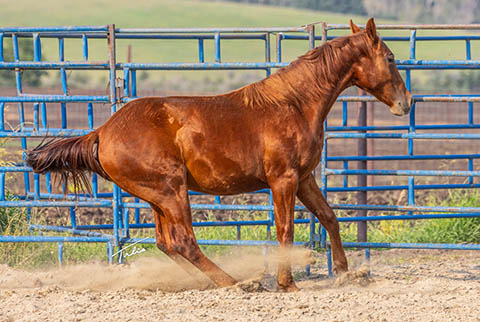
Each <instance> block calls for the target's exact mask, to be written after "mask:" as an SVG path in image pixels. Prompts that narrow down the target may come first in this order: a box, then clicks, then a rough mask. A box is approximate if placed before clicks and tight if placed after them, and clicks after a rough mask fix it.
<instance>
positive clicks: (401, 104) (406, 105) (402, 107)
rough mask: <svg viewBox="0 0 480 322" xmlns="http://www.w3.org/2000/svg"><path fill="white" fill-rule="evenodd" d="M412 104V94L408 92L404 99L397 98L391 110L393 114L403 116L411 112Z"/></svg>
mask: <svg viewBox="0 0 480 322" xmlns="http://www.w3.org/2000/svg"><path fill="white" fill-rule="evenodd" d="M411 106H412V94H410V93H408V92H407V95H405V96H404V97H403V98H402V99H399V100H396V101H395V102H394V103H393V105H392V106H390V111H391V112H392V114H393V115H396V116H403V115H406V114H408V113H409V112H410V108H411Z"/></svg>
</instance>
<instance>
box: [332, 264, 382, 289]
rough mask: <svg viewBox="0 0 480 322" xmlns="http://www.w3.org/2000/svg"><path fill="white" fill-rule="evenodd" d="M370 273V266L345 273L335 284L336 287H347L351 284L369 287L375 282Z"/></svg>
mask: <svg viewBox="0 0 480 322" xmlns="http://www.w3.org/2000/svg"><path fill="white" fill-rule="evenodd" d="M369 271H370V269H369V267H368V266H362V267H360V268H359V269H357V270H356V271H349V272H345V273H343V274H342V275H340V276H338V277H337V279H336V280H335V282H334V283H333V284H334V285H335V286H345V285H349V284H357V285H360V286H367V285H369V284H370V283H373V282H374V280H373V279H372V278H371V277H370V276H369V275H368V272H369Z"/></svg>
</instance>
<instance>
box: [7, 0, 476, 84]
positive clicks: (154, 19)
mask: <svg viewBox="0 0 480 322" xmlns="http://www.w3.org/2000/svg"><path fill="white" fill-rule="evenodd" d="M0 1H1V4H2V9H1V10H0V21H1V26H51V25H103V24H109V23H115V24H116V26H117V27H120V28H133V27H136V28H140V27H159V28H161V27H255V26H257V27H278V26H300V25H304V24H308V23H312V22H318V21H327V22H329V23H348V21H349V19H350V18H352V19H354V21H356V22H357V23H359V24H361V23H365V21H366V20H367V17H356V16H350V15H348V16H346V15H341V14H334V13H326V12H318V11H309V10H297V9H292V8H281V7H272V6H254V5H245V4H236V3H224V2H204V1H186V0H175V1H174V0H170V1H169V0H157V1H152V0H136V1H131V0H128V1H127V0H116V1H107V0H100V1H98V0H95V1H94V0H83V1H64V0H44V1H38V0H22V1H8V0H0ZM377 23H391V21H385V20H381V19H379V20H377ZM340 33H341V32H340ZM436 33H437V34H438V33H443V34H445V32H436ZM449 33H452V32H449ZM381 34H382V35H408V34H409V31H390V32H381ZM426 34H432V32H426V31H419V35H426ZM5 41H9V39H6V40H5ZM129 44H131V45H132V48H133V61H135V62H174V61H175V62H195V61H197V60H198V53H197V42H196V41H195V40H185V41H178V40H175V41H171V40H170V41H169V40H153V41H152V40H150V41H142V40H133V41H132V40H128V41H127V40H119V41H118V44H117V57H118V58H117V59H118V61H125V60H126V51H127V50H126V48H127V46H128V45H129ZM450 44H451V43H450ZM389 45H390V47H391V49H392V50H393V51H394V52H395V54H396V56H397V57H398V58H407V57H408V46H407V45H406V44H401V43H398V42H395V43H391V44H389ZM479 45H480V44H479ZM479 45H477V44H476V42H473V43H472V52H473V53H474V54H473V56H474V57H473V59H478V58H479V57H480V56H479V55H478V53H479V52H480V46H479ZM205 48H206V55H205V56H206V60H207V61H213V41H207V42H206V43H205ZM221 48H222V61H263V60H264V46H263V42H262V41H260V40H253V41H228V40H224V41H222V47H221ZM42 49H43V59H44V60H56V59H57V56H58V47H57V43H56V41H55V40H48V39H46V40H44V41H43V43H42ZM89 49H90V59H92V60H97V59H98V60H104V59H106V57H107V52H106V41H104V40H91V41H90V42H89ZM284 49H285V55H284V61H289V60H292V59H295V57H297V56H298V55H300V54H302V53H304V52H305V51H306V50H307V49H308V44H307V42H306V41H305V42H304V41H289V42H286V43H285V45H284ZM464 52H465V49H464V43H463V42H458V46H452V45H449V44H446V43H441V42H435V43H432V42H429V43H422V44H420V45H419V46H418V50H417V57H418V58H423V59H432V58H436V59H463V57H464V55H465V54H464ZM81 55H82V51H81V43H80V42H79V41H76V40H71V41H66V51H65V56H66V59H67V60H79V59H81V57H82V56H81ZM274 57H275V56H274V51H273V45H272V58H274ZM245 73H247V74H248V75H255V76H252V77H250V76H248V77H247V76H246V77H243V76H238V75H242V74H243V75H246V74H245ZM415 73H416V74H417V73H418V75H419V76H418V77H419V78H420V79H421V78H424V77H422V75H421V74H422V73H425V72H415ZM57 74H58V73H57V72H51V73H50V74H49V77H48V80H47V81H46V83H47V85H54V84H55V83H56V82H58V77H57ZM179 75H180V76H179ZM262 75H263V73H262V74H259V73H258V72H257V73H255V72H242V73H240V72H235V73H232V72H149V73H148V74H147V73H143V74H142V79H143V80H145V81H147V80H148V81H149V82H150V83H151V84H150V85H152V84H153V85H158V86H161V85H162V84H165V83H166V82H168V80H171V79H175V78H179V77H180V78H182V79H197V80H198V79H203V80H207V81H209V82H211V84H212V86H215V84H220V83H222V82H223V81H225V79H227V78H233V79H234V81H233V82H237V83H238V85H242V83H245V82H249V81H251V80H252V79H254V78H259V77H262ZM70 76H71V79H72V81H74V82H75V83H76V84H77V85H78V86H81V87H92V86H99V85H102V84H105V79H106V74H105V73H102V72H82V71H73V72H71V74H70ZM219 77H220V78H219ZM242 77H243V78H242ZM189 86H190V85H189ZM229 86H230V85H229ZM232 86H233V85H232Z"/></svg>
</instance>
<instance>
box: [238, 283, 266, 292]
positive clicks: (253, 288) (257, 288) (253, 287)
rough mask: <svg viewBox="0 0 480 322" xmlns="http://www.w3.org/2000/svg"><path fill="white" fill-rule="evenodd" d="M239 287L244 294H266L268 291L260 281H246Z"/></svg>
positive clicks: (239, 284)
mask: <svg viewBox="0 0 480 322" xmlns="http://www.w3.org/2000/svg"><path fill="white" fill-rule="evenodd" d="M237 287H238V288H239V289H241V290H242V291H244V292H248V293H253V292H265V291H266V289H265V288H264V287H263V285H262V283H260V282H259V281H245V282H241V283H238V284H237Z"/></svg>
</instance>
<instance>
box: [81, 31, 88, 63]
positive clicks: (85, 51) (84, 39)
mask: <svg viewBox="0 0 480 322" xmlns="http://www.w3.org/2000/svg"><path fill="white" fill-rule="evenodd" d="M82 49H83V59H84V60H85V61H87V60H88V38H87V35H86V34H83V35H82Z"/></svg>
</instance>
